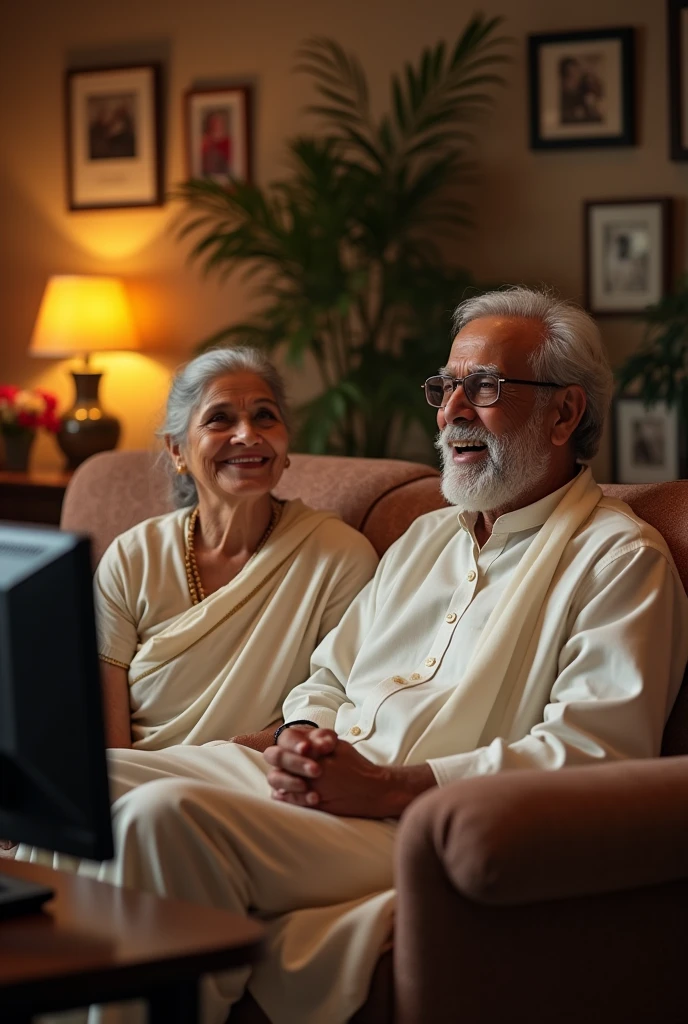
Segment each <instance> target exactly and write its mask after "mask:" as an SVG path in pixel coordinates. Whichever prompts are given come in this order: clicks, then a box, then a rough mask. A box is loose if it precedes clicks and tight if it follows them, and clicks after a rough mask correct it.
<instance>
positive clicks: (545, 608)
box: [82, 289, 688, 1024]
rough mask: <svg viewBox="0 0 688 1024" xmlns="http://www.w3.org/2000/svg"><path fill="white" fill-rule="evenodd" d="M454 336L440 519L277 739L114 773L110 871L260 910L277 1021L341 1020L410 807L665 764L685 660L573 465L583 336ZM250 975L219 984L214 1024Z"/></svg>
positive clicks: (677, 630) (653, 580)
mask: <svg viewBox="0 0 688 1024" xmlns="http://www.w3.org/2000/svg"><path fill="white" fill-rule="evenodd" d="M455 326H456V332H455V333H456V337H455V339H454V343H453V345H452V349H451V354H450V357H449V360H448V362H447V365H446V366H445V367H444V368H443V369H442V371H441V372H440V374H439V375H437V376H433V377H430V378H429V379H428V380H427V381H426V383H425V385H424V386H425V392H426V395H427V398H428V402H429V403H430V404H431V405H432V406H434V407H436V408H437V421H438V425H439V428H440V433H439V438H438V446H439V448H440V451H441V453H442V460H443V482H442V485H443V491H444V494H445V496H446V498H447V499H448V501H449V502H450V503H451V505H452V506H453V507H451V508H448V509H445V510H441V511H438V512H433V513H430V514H429V515H426V516H422V517H421V518H420V519H418V520H417V521H416V522H415V523H414V524H413V525H412V526H411V528H410V529H409V530H408V532H407V533H406V534H405V535H404V536H403V537H402V538H401V539H400V540H399V541H398V542H397V543H396V544H395V545H394V546H393V547H392V548H390V550H389V551H388V552H387V553H386V555H385V557H384V558H383V559H382V562H381V564H380V567H379V569H378V572H377V574H376V576H375V578H374V579H373V580H372V581H371V583H370V584H369V585H368V587H367V588H366V589H365V590H364V591H363V592H362V593H361V594H360V595H359V597H358V598H357V599H356V600H355V601H354V603H353V604H352V605H351V607H350V609H349V610H348V612H347V613H346V615H345V616H344V618H343V619H342V621H341V623H340V625H339V626H338V627H337V628H336V629H334V630H333V631H332V632H331V633H330V634H329V636H328V637H326V638H325V640H324V641H323V643H322V644H321V645H320V647H319V648H318V649H317V651H316V652H315V655H314V657H313V662H312V674H311V676H310V678H309V679H308V680H306V681H305V682H304V683H302V684H301V685H299V686H297V687H296V688H295V689H294V690H293V691H292V692H291V694H290V695H289V697H288V698H287V701H286V703H285V705H284V716H285V723H286V724H285V725H284V726H283V727H282V728H281V729H280V730H279V736H278V737H277V739H276V741H275V742H274V743H273V744H272V745H271V746H270V747H269V748H268V749H267V750H266V751H265V754H264V755H262V754H260V753H259V752H257V751H255V750H251V749H248V748H246V747H242V746H238V745H236V744H232V743H210V744H206V745H205V746H203V747H191V746H184V747H175V748H172V749H168V750H165V751H159V752H147V751H144V752H141V751H136V750H126V751H121V752H117V753H115V754H114V755H113V756H112V761H111V779H112V787H113V794H114V795H115V796H116V797H118V799H117V800H116V803H115V805H114V811H115V826H116V837H117V851H118V852H117V857H116V859H115V861H113V862H112V863H111V864H107V865H103V866H102V867H101V868H100V869H99V876H100V877H101V878H105V879H110V880H112V881H116V882H118V883H120V884H124V885H132V886H137V887H142V888H145V889H150V890H152V891H154V892H158V893H161V894H164V895H171V896H176V897H182V898H186V899H191V900H195V901H198V902H203V903H210V904H213V905H215V906H221V907H225V908H228V909H232V910H236V911H239V912H243V913H245V912H253V913H256V914H258V915H259V916H260V917H261V918H262V919H263V920H265V921H266V922H267V927H268V941H267V955H266V957H265V960H264V961H263V962H262V963H261V964H259V965H258V966H257V967H256V968H255V969H254V971H253V973H252V975H251V977H250V980H248V984H249V988H250V990H251V991H252V993H253V995H254V997H255V998H256V999H257V1001H258V1002H259V1003H260V1005H261V1006H262V1007H263V1009H264V1010H265V1011H266V1013H267V1014H268V1016H269V1017H270V1018H271V1020H272V1021H274V1022H276V1024H283V1022H284V1024H291V1022H293V1024H297V1022H298V1024H321V1022H322V1024H325V1022H326V1024H335V1022H338V1021H345V1020H347V1019H348V1018H349V1017H350V1016H351V1015H352V1014H353V1013H354V1011H355V1010H356V1009H357V1007H358V1006H360V1005H361V1003H362V1002H363V1001H364V999H365V995H366V990H367V985H368V983H369V980H370V977H371V974H372V970H373V968H374V965H375V962H376V960H377V957H378V955H379V953H380V950H381V949H382V948H383V947H384V945H385V944H386V943H387V942H388V941H389V937H390V930H391V921H392V909H393V893H392V892H391V886H392V884H393V882H392V845H393V842H394V836H395V831H396V819H397V818H398V817H399V815H400V814H401V813H402V811H403V810H404V808H405V807H406V806H407V805H408V804H409V802H410V801H411V800H413V798H414V797H415V796H417V795H418V794H419V793H422V792H423V791H424V790H427V789H429V788H430V787H433V786H437V785H440V786H441V785H443V784H445V783H447V782H450V781H452V780H455V779H460V778H463V777H466V776H471V775H476V774H483V773H490V772H497V771H502V770H505V769H515V768H533V767H536V768H542V769H547V770H551V769H557V768H561V767H564V766H566V765H570V764H594V763H598V762H599V763H601V762H604V761H608V760H614V759H618V758H627V757H651V756H653V755H656V754H657V753H658V752H659V747H660V740H661V735H662V730H663V726H664V723H665V720H666V717H667V714H668V712H669V710H670V708H671V704H672V702H673V700H674V697H675V696H676V693H677V690H678V687H679V685H680V680H681V676H682V672H683V668H684V665H685V661H686V657H687V656H688V628H687V627H688V607H687V605H688V602H687V601H686V597H685V594H684V592H683V589H682V586H681V583H680V580H679V578H678V575H677V572H676V569H675V567H674V565H673V563H672V560H671V556H670V555H669V552H668V550H667V548H666V545H665V543H664V541H663V540H662V538H661V537H660V536H659V535H658V534H657V533H656V532H655V531H654V530H653V529H651V528H650V527H649V526H648V525H647V524H645V523H643V522H642V521H641V520H639V519H637V518H636V517H635V516H634V515H633V513H632V512H631V511H630V509H629V508H628V507H627V506H625V505H623V504H622V503H620V502H617V501H613V500H610V499H607V498H604V497H603V496H602V494H601V491H600V489H599V487H598V486H597V484H596V483H595V482H594V481H593V479H592V476H591V473H590V470H589V469H588V468H585V466H584V465H581V463H585V462H586V461H587V460H589V459H590V458H591V457H592V456H593V455H594V454H595V451H596V450H597V446H598V443H599V439H600V435H601V432H602V427H603V421H604V416H605V412H606V408H607V404H608V400H609V395H610V391H611V374H610V371H609V368H608V365H607V362H606V359H605V357H604V354H603V351H602V346H601V342H600V337H599V334H598V331H597V329H596V327H595V325H594V324H593V322H592V321H591V320H590V319H589V317H588V316H587V315H586V314H585V313H583V312H582V311H580V310H578V309H576V308H574V307H571V306H569V305H567V304H565V303H562V302H559V301H556V300H554V299H552V298H550V297H549V296H547V295H544V294H540V293H537V292H531V291H528V290H526V289H512V290H509V291H503V292H494V293H492V294H489V295H484V296H481V297H478V298H474V299H470V300H468V301H467V302H465V303H463V304H462V305H461V306H460V307H459V309H458V310H457V313H456V323H455ZM142 783H146V784H145V785H142ZM271 798H272V799H271ZM87 869H88V867H87V866H86V865H83V866H82V870H87ZM247 977H248V975H247V973H243V974H240V973H235V974H232V975H222V976H218V977H215V978H212V979H209V980H208V985H207V991H206V1007H205V1012H206V1019H207V1021H209V1022H213V1024H215V1022H217V1024H220V1022H221V1021H222V1020H223V1019H224V1016H225V1015H226V1012H227V1009H228V1008H229V1006H230V1004H231V1003H232V1002H233V1001H235V1000H236V999H237V998H238V997H239V995H240V994H241V991H242V989H243V987H244V985H245V984H246V982H247Z"/></svg>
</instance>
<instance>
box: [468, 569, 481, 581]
mask: <svg viewBox="0 0 688 1024" xmlns="http://www.w3.org/2000/svg"><path fill="white" fill-rule="evenodd" d="M477 575H478V574H477V573H476V572H473V570H472V569H471V571H470V572H469V573H467V574H466V579H467V580H468V582H469V583H472V582H473V580H474V579H475V577H476V576H477Z"/></svg>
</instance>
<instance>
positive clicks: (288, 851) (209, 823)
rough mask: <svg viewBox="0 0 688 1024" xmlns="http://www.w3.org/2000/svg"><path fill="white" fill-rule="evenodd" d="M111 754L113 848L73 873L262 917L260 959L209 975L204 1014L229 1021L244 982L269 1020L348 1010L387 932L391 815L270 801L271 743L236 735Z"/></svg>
mask: <svg viewBox="0 0 688 1024" xmlns="http://www.w3.org/2000/svg"><path fill="white" fill-rule="evenodd" d="M108 756H109V765H110V786H111V797H112V800H113V828H114V833H115V850H116V856H115V859H114V860H112V861H109V862H107V863H103V864H100V865H97V864H93V863H90V862H81V863H80V864H79V865H78V867H77V870H79V871H80V872H81V873H84V874H89V875H92V876H94V877H97V878H99V879H102V880H104V881H109V882H114V883H115V884H117V885H123V886H129V887H132V888H137V889H142V890H145V891H147V892H152V893H157V894H158V895H160V896H170V897H175V898H179V899H185V900H190V901H191V902H195V903H199V904H205V905H208V906H214V907H221V908H224V909H226V910H232V911H235V912H237V913H240V914H246V913H253V914H256V915H257V916H259V917H260V918H261V919H262V920H263V921H264V922H265V923H266V926H267V942H266V955H265V958H264V959H263V960H262V961H261V962H260V963H259V964H257V965H256V966H255V967H254V968H253V969H252V970H251V969H246V970H241V971H238V970H235V971H231V972H227V973H226V974H221V975H214V976H213V977H212V978H207V979H205V983H204V987H203V1021H204V1024H223V1022H224V1020H225V1019H226V1017H227V1013H228V1011H229V1007H230V1006H231V1004H232V1003H233V1002H236V1001H237V1000H238V999H239V998H240V996H241V994H242V992H243V990H244V987H245V986H246V984H247V982H248V986H249V988H250V990H251V992H252V994H253V996H254V998H255V999H256V1001H257V1002H258V1003H259V1004H260V1005H261V1007H262V1008H263V1010H264V1011H265V1012H266V1013H267V1015H268V1016H269V1017H270V1019H271V1020H272V1021H273V1022H274V1024H338V1022H340V1021H341V1022H344V1021H346V1020H348V1019H349V1018H350V1017H351V1016H352V1014H353V1013H354V1012H355V1011H356V1010H357V1009H358V1008H359V1006H361V1005H362V1004H363V1002H365V998H366V994H367V991H368V987H369V984H370V979H371V976H372V972H373V970H374V967H375V964H376V962H377V959H378V956H379V954H380V952H381V950H382V949H383V948H384V946H385V945H386V943H387V942H388V940H389V937H390V935H391V928H392V917H393V893H392V892H391V891H390V890H391V886H392V884H393V882H392V845H393V841H394V835H395V831H396V825H395V824H394V823H391V822H387V821H371V820H367V819H363V818H340V817H335V816H334V815H330V814H327V813H324V812H322V811H317V810H313V809H310V808H308V809H307V808H299V807H293V806H291V805H287V804H282V803H279V802H277V801H274V800H272V799H270V788H269V786H268V783H267V779H266V775H267V772H268V770H269V768H268V766H267V764H266V763H265V761H264V759H263V756H262V754H259V753H257V752H256V751H253V750H250V749H249V748H247V747H241V746H239V745H237V744H233V743H225V742H222V741H218V742H213V743H207V744H204V745H203V746H201V747H194V746H188V745H183V746H177V747H170V748H167V749H166V750H160V751H139V750H116V751H110V752H109V755H108ZM35 859H37V857H36V858H35ZM54 863H55V866H57V867H66V866H70V865H69V863H66V862H65V859H64V858H61V857H59V856H58V857H57V858H56V859H55V861H54ZM91 1017H92V1019H93V1020H95V1019H97V1020H100V1021H104V1020H107V1021H108V1022H111V1021H112V1022H114V1021H115V1020H118V1019H122V1018H121V1016H120V1017H118V1016H117V1011H116V1010H115V1008H111V1009H110V1010H109V1011H108V1010H104V1009H102V1010H98V1011H97V1012H93V1013H92V1015H91ZM125 1019H126V1020H127V1022H128V1024H129V1022H130V1021H132V1020H133V1017H132V1015H131V1013H129V1014H128V1015H127V1016H126V1018H125Z"/></svg>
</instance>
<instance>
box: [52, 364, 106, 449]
mask: <svg viewBox="0 0 688 1024" xmlns="http://www.w3.org/2000/svg"><path fill="white" fill-rule="evenodd" d="M72 377H73V378H74V386H75V388H76V398H75V400H74V405H73V406H72V408H71V409H69V410H68V411H67V412H66V413H65V414H64V416H63V417H62V425H61V427H60V430H59V432H58V435H57V443H58V444H59V446H60V448H61V449H62V451H63V452H64V453H65V455H66V456H67V469H76V467H77V466H80V465H81V463H82V462H85V461H86V459H88V458H89V457H90V456H91V455H95V454H96V453H97V452H107V451H110V450H111V449H112V448H116V447H117V442H118V441H119V434H120V427H119V421H118V420H117V419H115V417H114V416H108V414H107V413H105V412H104V411H103V409H102V408H101V405H100V400H99V398H98V386H99V384H100V378H101V377H102V373H72Z"/></svg>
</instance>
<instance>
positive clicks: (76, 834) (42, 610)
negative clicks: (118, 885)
mask: <svg viewBox="0 0 688 1024" xmlns="http://www.w3.org/2000/svg"><path fill="white" fill-rule="evenodd" d="M0 838H2V839H8V840H13V841H14V842H17V843H28V844H30V845H31V846H38V847H43V848H44V849H48V850H55V851H57V852H59V853H70V854H74V855H75V856H78V857H88V858H92V859H95V860H107V859H109V858H110V857H112V854H113V847H112V832H111V819H110V800H109V794H108V778H107V767H106V761H105V732H104V726H103V710H102V700H101V689H100V668H99V662H98V653H97V649H96V633H95V615H94V609H93V592H92V574H91V557H90V543H89V541H88V539H87V538H85V537H80V536H78V535H76V534H73V533H67V532H62V531H60V530H57V529H54V528H50V527H29V526H18V525H14V524H10V523H0ZM51 895H52V893H51V891H50V890H49V889H47V888H45V887H39V886H35V887H33V888H32V887H31V886H28V884H27V883H25V882H20V881H19V880H16V881H15V880H14V879H10V878H9V876H7V875H5V876H3V875H2V860H1V859H0V916H8V915H10V914H13V913H20V912H21V911H22V910H31V909H35V908H36V906H38V905H40V903H41V902H43V901H44V900H45V899H47V898H49V897H50V896H51Z"/></svg>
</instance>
